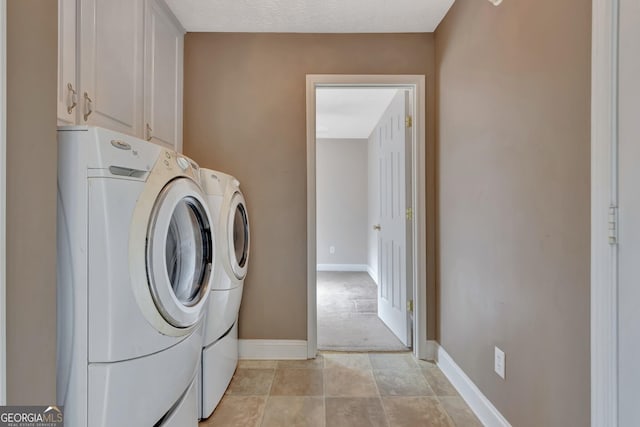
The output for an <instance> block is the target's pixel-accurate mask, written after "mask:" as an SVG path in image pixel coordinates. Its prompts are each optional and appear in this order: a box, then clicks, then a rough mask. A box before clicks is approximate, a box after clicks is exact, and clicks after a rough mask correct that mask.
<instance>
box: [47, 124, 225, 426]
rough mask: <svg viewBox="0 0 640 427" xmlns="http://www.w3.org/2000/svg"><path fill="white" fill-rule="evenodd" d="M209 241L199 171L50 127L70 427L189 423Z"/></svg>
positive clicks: (176, 159)
mask: <svg viewBox="0 0 640 427" xmlns="http://www.w3.org/2000/svg"><path fill="white" fill-rule="evenodd" d="M214 254H215V236H214V233H213V230H212V219H211V215H210V212H209V207H208V204H207V202H206V199H205V197H204V195H203V193H202V191H201V187H200V184H199V170H198V167H197V165H196V164H195V163H194V162H193V161H191V160H189V159H188V158H186V157H184V156H181V155H179V154H177V153H175V152H173V151H171V150H168V149H165V148H162V147H160V146H158V145H155V144H153V143H149V142H146V141H142V140H140V139H137V138H133V137H130V136H126V135H122V134H119V133H116V132H112V131H109V130H106V129H101V128H95V127H87V126H70V127H60V128H59V130H58V290H57V293H58V297H57V302H58V360H57V396H58V404H59V405H64V416H65V424H66V425H69V426H99V427H103V426H105V427H106V426H109V427H110V426H156V425H157V426H161V425H162V426H169V425H171V426H180V427H184V426H189V425H193V426H196V425H197V418H198V413H197V402H196V399H197V389H196V387H195V386H194V384H195V382H194V381H195V378H196V374H197V373H199V361H200V360H199V359H200V354H201V350H202V339H203V335H202V330H203V328H202V327H203V324H202V323H203V318H204V314H205V313H206V308H207V304H208V300H209V294H210V286H211V282H212V279H213V271H212V269H213V266H214V265H215V257H214Z"/></svg>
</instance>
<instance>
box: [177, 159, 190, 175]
mask: <svg viewBox="0 0 640 427" xmlns="http://www.w3.org/2000/svg"><path fill="white" fill-rule="evenodd" d="M176 163H177V164H178V166H179V167H180V169H182V170H183V171H186V170H187V169H188V168H189V166H190V164H189V161H188V160H187V159H185V158H184V157H180V156H178V157H177V158H176Z"/></svg>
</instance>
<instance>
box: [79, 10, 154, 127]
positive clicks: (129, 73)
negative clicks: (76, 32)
mask: <svg viewBox="0 0 640 427" xmlns="http://www.w3.org/2000/svg"><path fill="white" fill-rule="evenodd" d="M143 6H144V2H143V0H80V91H79V93H78V96H79V98H80V102H79V105H80V112H79V113H80V118H79V123H81V124H90V125H95V126H101V127H104V128H107V129H112V130H115V131H118V132H122V133H125V134H128V135H133V136H137V137H142V136H143V135H142V134H143V132H142V107H143V105H142V104H143V87H142V86H143V83H142V82H143V78H142V76H143V74H142V67H143V50H144V49H143V47H144V45H143V39H142V38H143V23H144V19H143V9H144V7H143Z"/></svg>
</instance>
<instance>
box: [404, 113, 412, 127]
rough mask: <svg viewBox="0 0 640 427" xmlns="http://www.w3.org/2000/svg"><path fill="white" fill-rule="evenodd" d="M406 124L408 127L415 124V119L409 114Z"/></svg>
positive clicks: (405, 120)
mask: <svg viewBox="0 0 640 427" xmlns="http://www.w3.org/2000/svg"><path fill="white" fill-rule="evenodd" d="M404 126H405V127H408V128H410V127H411V126H413V119H412V118H411V116H407V117H405V118H404Z"/></svg>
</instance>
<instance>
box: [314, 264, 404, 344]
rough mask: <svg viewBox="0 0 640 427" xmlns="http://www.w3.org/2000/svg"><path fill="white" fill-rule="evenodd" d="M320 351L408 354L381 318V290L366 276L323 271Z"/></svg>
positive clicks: (319, 293)
mask: <svg viewBox="0 0 640 427" xmlns="http://www.w3.org/2000/svg"><path fill="white" fill-rule="evenodd" d="M317 280H318V282H317V303H318V349H320V350H335V351H405V350H407V347H405V346H404V345H403V344H402V343H401V342H400V340H398V338H396V336H395V335H394V334H393V333H392V332H391V331H390V330H389V328H387V326H386V325H385V324H384V323H383V322H382V320H380V319H379V318H378V315H377V311H378V301H377V297H376V293H377V286H376V284H375V282H374V281H373V280H372V279H371V277H370V276H369V275H368V274H367V273H364V272H334V271H319V272H318V279H317Z"/></svg>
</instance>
